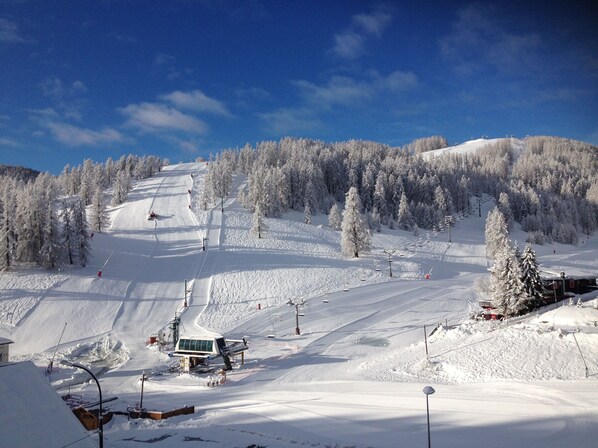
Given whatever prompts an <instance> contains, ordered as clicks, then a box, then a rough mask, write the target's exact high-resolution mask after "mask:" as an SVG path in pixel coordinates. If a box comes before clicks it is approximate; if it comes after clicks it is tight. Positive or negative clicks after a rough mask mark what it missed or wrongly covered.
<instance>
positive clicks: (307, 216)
mask: <svg viewBox="0 0 598 448" xmlns="http://www.w3.org/2000/svg"><path fill="white" fill-rule="evenodd" d="M303 222H304V223H305V224H311V204H310V202H309V201H305V207H304V208H303Z"/></svg>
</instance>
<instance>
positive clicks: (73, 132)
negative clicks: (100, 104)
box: [45, 122, 124, 146]
mask: <svg viewBox="0 0 598 448" xmlns="http://www.w3.org/2000/svg"><path fill="white" fill-rule="evenodd" d="M45 126H46V127H47V128H48V129H50V131H51V132H52V135H53V136H54V138H55V139H56V140H58V141H59V142H61V143H64V144H66V145H69V146H97V145H100V144H105V143H115V142H121V141H123V140H124V138H123V136H122V135H121V134H120V132H118V131H116V130H114V129H110V128H104V129H102V130H101V131H93V130H91V129H84V128H79V127H76V126H73V125H71V124H68V123H58V122H47V123H45Z"/></svg>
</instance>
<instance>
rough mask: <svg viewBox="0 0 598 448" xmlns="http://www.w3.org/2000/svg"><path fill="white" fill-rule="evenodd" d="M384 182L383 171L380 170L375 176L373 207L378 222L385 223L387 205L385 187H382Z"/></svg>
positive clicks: (386, 219) (386, 220)
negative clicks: (378, 218)
mask: <svg viewBox="0 0 598 448" xmlns="http://www.w3.org/2000/svg"><path fill="white" fill-rule="evenodd" d="M384 183H385V182H384V173H382V172H380V173H379V174H378V176H377V177H376V184H375V188H374V206H373V209H374V210H376V211H377V212H378V215H379V217H380V222H382V223H384V224H386V223H387V222H388V207H387V205H386V189H385V188H384ZM378 231H380V230H378Z"/></svg>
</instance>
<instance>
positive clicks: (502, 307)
mask: <svg viewBox="0 0 598 448" xmlns="http://www.w3.org/2000/svg"><path fill="white" fill-rule="evenodd" d="M490 288H491V292H492V305H493V306H494V307H495V308H496V309H497V310H499V312H500V313H501V314H503V315H504V316H506V317H509V316H514V315H517V314H519V313H521V312H523V311H524V310H525V309H526V300H527V297H526V295H525V293H524V291H523V283H522V281H521V269H520V267H519V263H518V262H517V258H516V257H515V251H514V249H513V246H512V245H511V243H510V241H508V240H507V244H506V245H505V246H504V248H503V249H502V250H500V251H498V253H496V255H495V263H494V266H493V267H492V268H491V269H490Z"/></svg>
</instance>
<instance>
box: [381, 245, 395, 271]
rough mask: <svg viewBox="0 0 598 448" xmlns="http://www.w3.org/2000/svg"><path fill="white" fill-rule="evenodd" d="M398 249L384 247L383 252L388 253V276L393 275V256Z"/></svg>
mask: <svg viewBox="0 0 598 448" xmlns="http://www.w3.org/2000/svg"><path fill="white" fill-rule="evenodd" d="M396 251H397V249H384V250H383V251H382V252H383V253H385V254H386V255H388V276H389V277H392V256H393V255H394V254H395V252H396Z"/></svg>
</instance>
